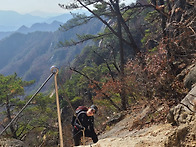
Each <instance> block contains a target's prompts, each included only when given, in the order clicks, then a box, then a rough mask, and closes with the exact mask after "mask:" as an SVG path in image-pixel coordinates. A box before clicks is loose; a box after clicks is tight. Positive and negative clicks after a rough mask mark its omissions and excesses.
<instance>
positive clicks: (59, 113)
mask: <svg viewBox="0 0 196 147" xmlns="http://www.w3.org/2000/svg"><path fill="white" fill-rule="evenodd" d="M50 70H51V72H52V73H53V74H55V76H54V82H55V92H56V105H57V114H58V123H59V137H60V147H63V133H62V125H61V112H60V105H59V95H58V86H57V74H58V72H59V70H58V68H57V67H55V66H52V67H51V68H50Z"/></svg>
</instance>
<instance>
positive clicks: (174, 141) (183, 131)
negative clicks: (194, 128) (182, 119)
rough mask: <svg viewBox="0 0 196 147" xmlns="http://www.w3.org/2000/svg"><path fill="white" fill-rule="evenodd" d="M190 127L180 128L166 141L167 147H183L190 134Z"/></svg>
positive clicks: (183, 126)
mask: <svg viewBox="0 0 196 147" xmlns="http://www.w3.org/2000/svg"><path fill="white" fill-rule="evenodd" d="M188 130H189V127H188V125H181V126H179V127H178V128H177V129H176V130H175V131H174V132H173V133H172V134H171V135H170V136H169V137H168V138H167V140H166V141H165V147H172V146H175V147H181V146H182V143H183V142H184V141H185V137H186V135H187V134H188V132H189V131H188Z"/></svg>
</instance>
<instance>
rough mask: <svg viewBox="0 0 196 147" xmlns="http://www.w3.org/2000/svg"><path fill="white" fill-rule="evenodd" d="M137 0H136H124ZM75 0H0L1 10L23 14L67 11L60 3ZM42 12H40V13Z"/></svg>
mask: <svg viewBox="0 0 196 147" xmlns="http://www.w3.org/2000/svg"><path fill="white" fill-rule="evenodd" d="M124 1H128V2H131V1H135V0H124ZM71 2H73V0H0V10H12V11H16V12H18V13H21V14H26V13H31V14H34V15H35V14H36V13H35V11H37V12H45V13H51V14H57V13H61V14H62V13H66V12H67V11H66V10H65V9H62V8H60V7H59V6H58V4H59V3H60V4H69V3H71ZM39 14H40V13H39Z"/></svg>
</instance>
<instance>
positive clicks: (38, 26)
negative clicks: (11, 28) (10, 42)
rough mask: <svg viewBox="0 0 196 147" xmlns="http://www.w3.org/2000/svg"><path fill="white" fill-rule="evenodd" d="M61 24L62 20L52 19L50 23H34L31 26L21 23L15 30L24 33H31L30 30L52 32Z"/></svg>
mask: <svg viewBox="0 0 196 147" xmlns="http://www.w3.org/2000/svg"><path fill="white" fill-rule="evenodd" d="M62 24H63V23H62V22H58V21H53V22H52V23H51V24H48V23H35V24H33V25H32V26H31V27H26V26H24V25H23V26H22V27H20V28H19V29H18V30H16V32H19V33H24V34H27V33H31V32H36V31H42V32H54V31H56V30H58V28H59V27H60V25H62Z"/></svg>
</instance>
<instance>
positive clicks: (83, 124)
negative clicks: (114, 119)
mask: <svg viewBox="0 0 196 147" xmlns="http://www.w3.org/2000/svg"><path fill="white" fill-rule="evenodd" d="M97 110H98V108H97V106H95V105H92V106H90V107H89V108H87V110H86V111H84V110H81V111H80V112H79V113H78V114H77V116H76V119H75V120H74V122H73V139H74V144H75V146H79V145H80V141H81V137H82V136H83V131H84V134H85V137H91V138H92V140H93V143H96V142H97V141H98V138H97V134H96V133H95V130H94V116H93V115H94V114H95V113H96V112H97Z"/></svg>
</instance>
